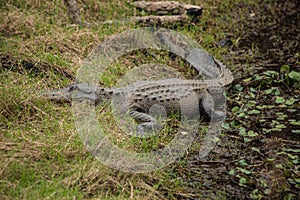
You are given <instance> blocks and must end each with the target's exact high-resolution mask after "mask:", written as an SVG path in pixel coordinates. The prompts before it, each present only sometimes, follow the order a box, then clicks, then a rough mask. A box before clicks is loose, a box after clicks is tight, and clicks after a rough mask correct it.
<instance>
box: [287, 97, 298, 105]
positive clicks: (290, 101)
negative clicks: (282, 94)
mask: <svg viewBox="0 0 300 200" xmlns="http://www.w3.org/2000/svg"><path fill="white" fill-rule="evenodd" d="M296 101H297V99H295V98H294V97H292V98H290V99H289V100H286V102H285V104H286V105H288V106H291V105H293V104H294V103H295V102H296Z"/></svg>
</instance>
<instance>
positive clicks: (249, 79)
mask: <svg viewBox="0 0 300 200" xmlns="http://www.w3.org/2000/svg"><path fill="white" fill-rule="evenodd" d="M251 80H252V77H250V78H246V79H244V80H243V82H249V81H251Z"/></svg>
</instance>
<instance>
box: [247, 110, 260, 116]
mask: <svg viewBox="0 0 300 200" xmlns="http://www.w3.org/2000/svg"><path fill="white" fill-rule="evenodd" d="M259 113H260V111H259V110H250V111H249V112H248V114H250V115H253V114H259Z"/></svg>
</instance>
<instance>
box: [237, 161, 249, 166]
mask: <svg viewBox="0 0 300 200" xmlns="http://www.w3.org/2000/svg"><path fill="white" fill-rule="evenodd" d="M239 165H240V166H241V167H246V166H248V163H247V162H246V160H245V159H242V160H240V161H239Z"/></svg>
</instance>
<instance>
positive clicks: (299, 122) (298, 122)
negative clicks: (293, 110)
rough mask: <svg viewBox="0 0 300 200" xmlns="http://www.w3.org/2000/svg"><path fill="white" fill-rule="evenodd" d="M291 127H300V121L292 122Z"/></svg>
mask: <svg viewBox="0 0 300 200" xmlns="http://www.w3.org/2000/svg"><path fill="white" fill-rule="evenodd" d="M290 124H291V125H295V126H300V121H291V122H290Z"/></svg>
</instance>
